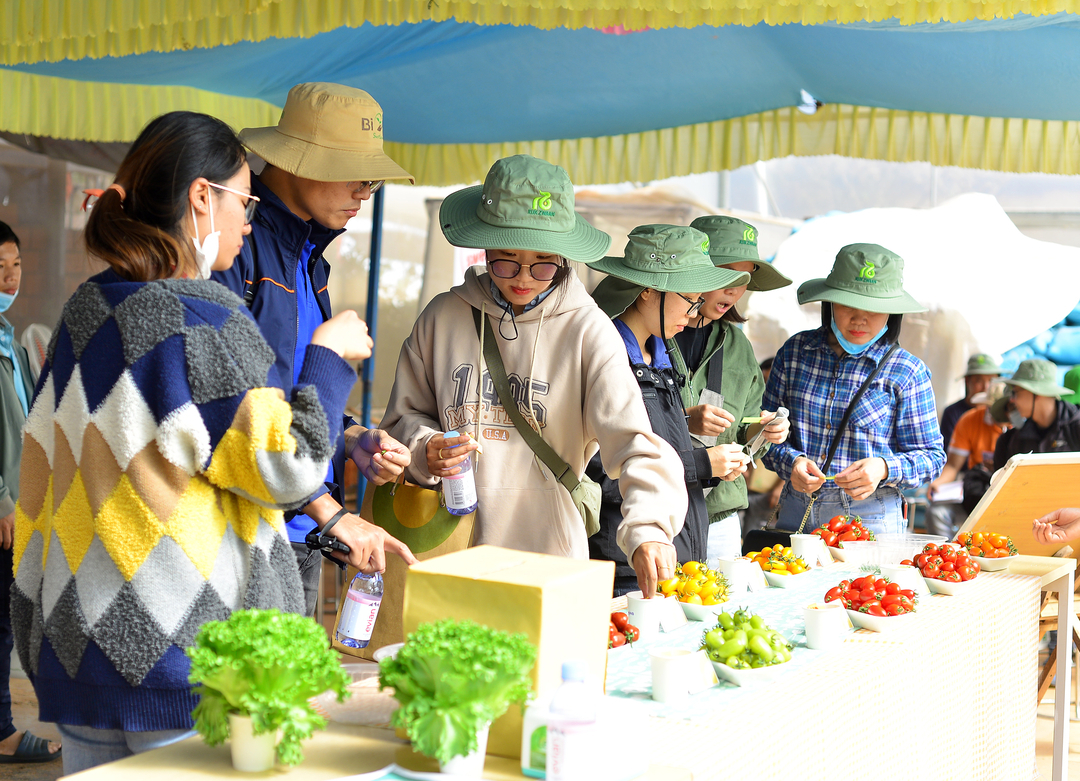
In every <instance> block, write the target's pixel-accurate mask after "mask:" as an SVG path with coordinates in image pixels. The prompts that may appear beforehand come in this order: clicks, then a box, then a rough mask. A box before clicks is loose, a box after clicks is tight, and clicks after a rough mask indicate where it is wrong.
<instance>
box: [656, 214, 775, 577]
mask: <svg viewBox="0 0 1080 781" xmlns="http://www.w3.org/2000/svg"><path fill="white" fill-rule="evenodd" d="M690 227H692V228H697V229H698V230H700V231H702V232H703V233H705V234H707V235H708V237H709V257H710V258H711V259H712V262H713V264H714V265H716V266H719V267H722V268H729V269H732V270H734V271H746V272H749V273H750V282H749V283H748V284H745V285H742V286H739V287H729V288H724V289H721V290H714V291H712V292H710V293H706V294H705V305H704V306H702V307H701V310H700V313H699V314H700V316H699V319H698V320H697V321H696V323H694V322H692V323H691V326H695V325H696V327H689V328H687V329H685V330H684V331H682V332H681V333H679V334H676V336H675V337H674V338H673V339H669V340H668V350H669V352H670V353H671V358H672V363H673V365H674V366H675V368H676V370H677V371H678V372H679V373H680V374H681V375H683V376H684V377H686V382H685V383H684V385H683V387H682V400H683V406H685V407H686V414H687V424H688V426H689V428H690V433H691V435H693V437H694V439H695V440H697V442H698V443H699V444H701V445H702V446H704V447H715V446H717V445H742V444H746V443H747V442H748V441H750V440H751V439H752V438H753V437H754V436H755V435H756V434H757V433H758V432H759V431H760V430H761V427H762V425H765V424H767V423H768V422H769V421H770V420H772V419H773V417H774V414H775V413H774V412H762V409H761V396H762V394H763V393H764V392H765V380H764V378H763V377H762V376H761V369H759V368H758V361H757V358H755V357H754V350H753V348H752V347H751V346H750V341H749V340H748V339H747V338H746V336H744V335H743V332H742V329H740V328H738V327H737V326H738V325H739V324H741V323H744V322H746V319H745V318H744V317H743V316H742V315H740V314H739V312H738V311H737V310H736V309H735V305H736V304H737V303H738V302H739V299H741V298H742V297H743V295H744V294H745V293H746V291H747V290H756V291H764V290H776V289H778V288H781V287H785V286H786V285H790V284H791V280H790V279H788V278H787V277H785V276H784V275H783V274H781V273H780V272H779V271H777V270H776V269H775V268H773V266H772V264H771V263H769V262H768V261H764V260H761V259H760V258H759V257H758V247H757V230H756V229H755V228H754V227H753V226H752V225H749V224H747V223H745V222H743V221H742V220H738V219H736V218H734V217H726V216H723V215H708V216H705V217H699V218H698V219H696V220H694V221H693V222H692V223H690ZM758 417H760V418H761V422H760V423H757V422H747V421H746V419H747V418H758ZM787 435H788V423H787V421H786V420H785V421H782V422H779V423H776V424H775V425H772V426H767V427H766V431H765V440H766V441H768V442H775V443H780V442H783V441H784V440H785V439H787ZM705 504H706V507H707V508H708V512H709V540H708V552H707V557H708V559H709V560H710V561H711V560H714V559H717V558H733V557H735V556H739V555H740V554H741V544H740V523H739V515H738V511H739V510H742V509H744V508H745V507H746V506H747V496H746V479H745V478H744V477H741V476H740V477H738V478H736V479H734V480H731V481H724V482H721V483H720V484H719V485H718V486H716V487H715V488H712V489H709V492H708V494H707V495H706V497H705Z"/></svg>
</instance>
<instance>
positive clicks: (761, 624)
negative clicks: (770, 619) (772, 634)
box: [750, 616, 767, 629]
mask: <svg viewBox="0 0 1080 781" xmlns="http://www.w3.org/2000/svg"><path fill="white" fill-rule="evenodd" d="M750 626H752V627H754V629H765V628H767V627H766V626H765V619H764V618H762V617H761V616H752V617H751V618H750Z"/></svg>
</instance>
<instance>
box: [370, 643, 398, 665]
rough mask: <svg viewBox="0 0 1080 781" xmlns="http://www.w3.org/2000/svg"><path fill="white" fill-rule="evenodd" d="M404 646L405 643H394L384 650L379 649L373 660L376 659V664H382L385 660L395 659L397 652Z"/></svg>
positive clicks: (384, 647) (386, 646)
mask: <svg viewBox="0 0 1080 781" xmlns="http://www.w3.org/2000/svg"><path fill="white" fill-rule="evenodd" d="M403 645H405V643H392V644H390V645H384V646H383V647H382V648H379V649H378V650H377V651H375V653H373V654H372V655H371V658H372V659H374V660H375V661H376V662H381V661H382V660H383V659H393V658H394V657H395V656H397V652H398V651H399V650H401V647H402V646H403Z"/></svg>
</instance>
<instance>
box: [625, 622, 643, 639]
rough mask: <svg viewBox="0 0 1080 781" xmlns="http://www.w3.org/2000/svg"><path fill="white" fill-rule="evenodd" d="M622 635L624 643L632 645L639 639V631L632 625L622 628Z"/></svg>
mask: <svg viewBox="0 0 1080 781" xmlns="http://www.w3.org/2000/svg"><path fill="white" fill-rule="evenodd" d="M623 634H624V635H626V642H628V643H632V642H634V641H635V640H637V639H638V638H639V637H641V630H640V629H638V628H637V627H636V626H634V625H633V624H627V625H626V626H625V627H623Z"/></svg>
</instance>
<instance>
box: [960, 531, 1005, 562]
mask: <svg viewBox="0 0 1080 781" xmlns="http://www.w3.org/2000/svg"><path fill="white" fill-rule="evenodd" d="M956 541H957V542H958V543H959V544H960V545H961V546H963V548H964V551H965V552H966V553H967V554H968V555H969V556H978V557H979V558H983V559H1004V558H1005V557H1007V556H1015V555H1017V554H1018V553H1019V551H1018V550H1017V549H1016V545H1015V544H1014V543H1013V541H1012V537H1009V536H1008V535H1005V534H995V533H993V532H961V533H960V534H958V535H956Z"/></svg>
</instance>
